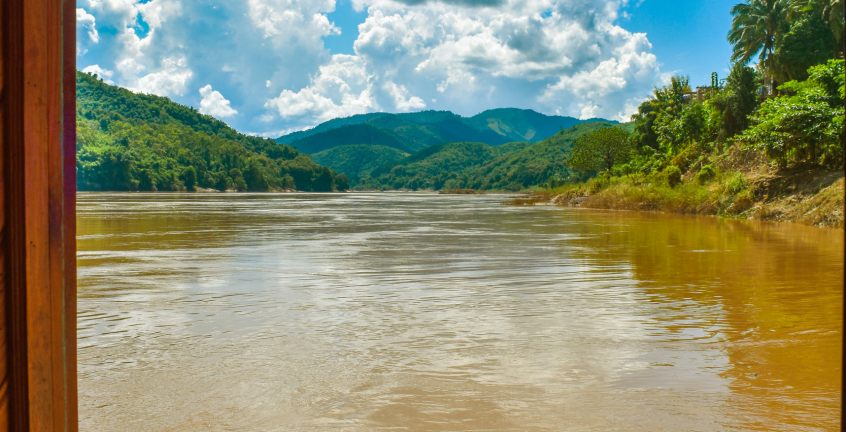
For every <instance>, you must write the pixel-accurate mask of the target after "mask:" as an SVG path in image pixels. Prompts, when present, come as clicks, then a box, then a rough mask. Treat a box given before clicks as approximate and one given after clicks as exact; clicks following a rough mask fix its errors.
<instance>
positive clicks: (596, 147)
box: [567, 127, 634, 173]
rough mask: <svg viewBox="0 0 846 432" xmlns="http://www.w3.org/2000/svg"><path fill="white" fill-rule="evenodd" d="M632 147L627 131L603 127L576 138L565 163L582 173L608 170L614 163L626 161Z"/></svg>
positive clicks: (629, 156)
mask: <svg viewBox="0 0 846 432" xmlns="http://www.w3.org/2000/svg"><path fill="white" fill-rule="evenodd" d="M633 149H634V147H633V145H632V142H631V140H630V139H629V134H628V132H626V131H624V130H623V129H621V128H619V127H604V128H602V129H598V130H596V131H593V132H591V133H589V134H586V135H582V136H581V137H579V138H577V139H576V141H575V142H574V143H573V151H572V152H571V153H570V159H569V160H568V161H567V164H568V165H570V168H573V169H574V170H576V171H580V172H583V173H597V172H600V171H603V170H606V171H610V170H611V168H612V167H614V165H617V164H620V163H626V162H628V161H629V160H630V159H631V157H632V151H633Z"/></svg>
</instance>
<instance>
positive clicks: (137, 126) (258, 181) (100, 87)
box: [76, 72, 347, 191]
mask: <svg viewBox="0 0 846 432" xmlns="http://www.w3.org/2000/svg"><path fill="white" fill-rule="evenodd" d="M76 80H77V121H78V123H77V179H78V181H77V185H78V188H79V189H80V190H114V191H127V190H139V191H179V190H196V189H198V188H203V189H216V190H238V191H267V190H281V189H296V190H303V191H332V190H343V189H346V188H347V180H346V176H344V175H338V174H337V173H335V172H334V171H332V170H331V169H329V168H326V167H323V166H320V165H318V164H316V163H315V162H314V161H312V160H311V159H310V158H309V157H308V156H306V155H303V154H300V152H298V151H297V150H296V149H294V148H292V147H290V146H287V145H281V144H278V143H276V142H275V141H273V140H270V139H264V138H258V137H252V136H247V135H244V134H241V133H238V132H237V131H235V130H234V129H232V128H230V127H229V126H227V125H226V124H225V123H223V122H221V121H219V120H217V119H215V118H213V117H211V116H207V115H204V114H201V113H199V112H197V110H196V109H194V108H191V107H187V106H184V105H179V104H177V103H174V102H172V101H170V100H169V99H167V98H163V97H159V96H153V95H143V94H137V93H133V92H131V91H129V90H126V89H123V88H120V87H116V86H112V85H109V84H106V83H104V82H103V81H102V80H100V79H98V78H97V77H96V76H93V75H90V74H86V73H82V72H77V79H76Z"/></svg>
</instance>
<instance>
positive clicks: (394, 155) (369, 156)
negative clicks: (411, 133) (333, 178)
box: [311, 144, 409, 185]
mask: <svg viewBox="0 0 846 432" xmlns="http://www.w3.org/2000/svg"><path fill="white" fill-rule="evenodd" d="M408 156H409V154H408V153H406V152H404V151H402V150H397V149H395V148H391V147H385V146H378V145H367V144H354V145H344V146H338V147H333V148H331V149H329V150H324V151H322V152H319V153H315V154H313V155H311V158H312V159H314V161H315V162H317V163H319V164H321V165H324V166H327V167H329V168H332V169H333V170H335V171H338V172H342V173H345V174H346V175H348V176H349V181H350V183H351V184H353V185H357V184H360V183H365V184H366V183H369V182H370V181H371V178H372V177H373V173H374V172H382V173H383V172H387V171H388V170H390V168H391V167H393V166H394V165H397V164H398V163H400V161H402V160H403V159H405V158H406V157H408Z"/></svg>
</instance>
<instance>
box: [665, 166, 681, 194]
mask: <svg viewBox="0 0 846 432" xmlns="http://www.w3.org/2000/svg"><path fill="white" fill-rule="evenodd" d="M664 177H665V178H666V179H667V185H669V186H670V187H671V188H674V187H676V186H678V185H679V184H681V182H682V172H681V170H680V169H679V167H677V166H675V165H670V166H668V167H667V168H666V169H664Z"/></svg>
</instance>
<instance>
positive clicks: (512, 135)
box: [276, 108, 601, 153]
mask: <svg viewBox="0 0 846 432" xmlns="http://www.w3.org/2000/svg"><path fill="white" fill-rule="evenodd" d="M595 121H601V120H600V119H590V120H579V119H576V118H573V117H562V116H548V115H544V114H541V113H538V112H536V111H532V110H524V109H516V108H498V109H493V110H488V111H484V112H482V113H480V114H477V115H475V116H473V117H469V118H468V117H462V116H459V115H458V114H455V113H452V112H449V111H421V112H414V113H401V114H388V113H372V114H362V115H355V116H352V117H347V118H340V119H333V120H329V121H327V122H325V123H321V124H320V125H318V126H316V127H314V128H312V129H309V130H305V131H300V132H294V133H291V134H288V135H285V136H282V137H279V138H277V139H276V140H277V141H278V142H280V143H283V144H290V145H292V146H294V147H296V148H298V149H300V150H302V151H304V152H306V153H317V152H320V151H324V150H328V149H331V148H333V147H337V146H342V145H356V144H367V145H381V146H387V147H392V148H398V149H401V150H404V151H409V152H412V153H413V152H416V151H420V150H423V149H425V148H427V147H431V146H435V145H442V144H447V143H451V142H484V143H487V144H490V145H494V146H496V145H501V144H505V143H509V142H515V141H530V142H539V141H542V140H544V139H546V138H549V137H551V136H552V135H554V134H555V133H557V132H558V131H560V130H562V129H567V128H569V127H572V126H574V125H576V124H579V123H584V122H595ZM397 143H401V145H398V144H397Z"/></svg>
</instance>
